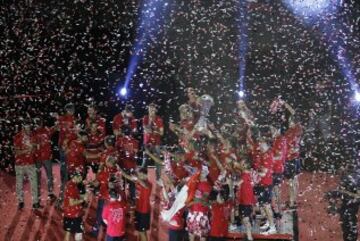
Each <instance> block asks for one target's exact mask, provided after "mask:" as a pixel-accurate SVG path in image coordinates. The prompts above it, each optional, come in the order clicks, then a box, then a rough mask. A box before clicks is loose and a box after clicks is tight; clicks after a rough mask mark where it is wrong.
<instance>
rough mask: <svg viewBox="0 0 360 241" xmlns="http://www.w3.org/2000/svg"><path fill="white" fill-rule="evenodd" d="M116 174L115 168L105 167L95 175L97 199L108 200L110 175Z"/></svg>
mask: <svg viewBox="0 0 360 241" xmlns="http://www.w3.org/2000/svg"><path fill="white" fill-rule="evenodd" d="M116 172H117V169H116V167H114V168H109V167H105V168H104V169H103V170H101V171H99V173H98V174H97V175H96V180H97V181H98V182H99V184H100V187H99V189H100V190H99V198H100V199H105V200H109V199H110V196H109V179H110V176H111V175H115V173H116Z"/></svg>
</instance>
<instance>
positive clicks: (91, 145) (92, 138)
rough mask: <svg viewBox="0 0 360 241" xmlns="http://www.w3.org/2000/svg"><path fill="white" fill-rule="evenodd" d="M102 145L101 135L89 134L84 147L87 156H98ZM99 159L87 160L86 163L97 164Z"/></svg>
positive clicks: (102, 137) (102, 138)
mask: <svg viewBox="0 0 360 241" xmlns="http://www.w3.org/2000/svg"><path fill="white" fill-rule="evenodd" d="M103 143H104V136H102V134H99V133H96V134H91V133H90V134H89V142H88V143H87V145H86V150H87V152H88V153H89V154H92V155H98V154H100V153H101V152H102V149H103ZM99 159H100V158H88V160H87V161H88V162H94V163H99V162H100V161H99Z"/></svg>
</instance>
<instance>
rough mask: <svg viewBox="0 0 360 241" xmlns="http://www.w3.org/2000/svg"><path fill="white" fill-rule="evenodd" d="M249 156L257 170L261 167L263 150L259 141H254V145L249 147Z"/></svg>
mask: <svg viewBox="0 0 360 241" xmlns="http://www.w3.org/2000/svg"><path fill="white" fill-rule="evenodd" d="M249 156H250V159H251V161H252V168H254V169H255V170H257V169H259V167H260V161H261V160H260V156H261V151H260V145H259V143H254V144H253V145H252V147H251V148H250V149H249Z"/></svg>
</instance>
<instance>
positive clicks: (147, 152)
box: [145, 148, 163, 164]
mask: <svg viewBox="0 0 360 241" xmlns="http://www.w3.org/2000/svg"><path fill="white" fill-rule="evenodd" d="M145 153H146V154H147V155H148V156H149V157H150V158H151V159H153V160H154V161H155V162H156V163H158V164H163V161H162V160H161V159H160V158H159V157H157V156H155V155H154V154H153V153H151V152H150V151H149V149H147V148H145Z"/></svg>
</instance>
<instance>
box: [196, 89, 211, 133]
mask: <svg viewBox="0 0 360 241" xmlns="http://www.w3.org/2000/svg"><path fill="white" fill-rule="evenodd" d="M198 104H199V107H200V108H199V109H200V111H199V112H200V118H199V120H198V122H197V123H196V125H195V129H197V130H198V131H199V132H202V131H204V130H205V129H206V127H207V122H208V120H207V117H208V115H209V112H210V109H211V107H212V106H213V105H214V99H213V98H212V97H211V96H210V95H202V96H201V97H200V98H199V99H198Z"/></svg>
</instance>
